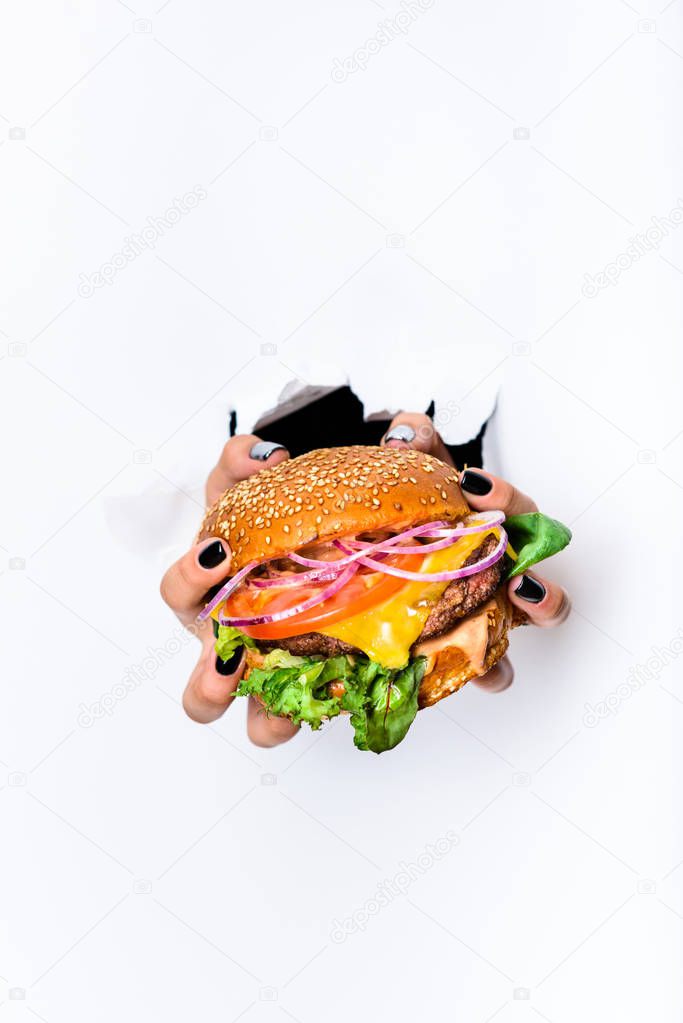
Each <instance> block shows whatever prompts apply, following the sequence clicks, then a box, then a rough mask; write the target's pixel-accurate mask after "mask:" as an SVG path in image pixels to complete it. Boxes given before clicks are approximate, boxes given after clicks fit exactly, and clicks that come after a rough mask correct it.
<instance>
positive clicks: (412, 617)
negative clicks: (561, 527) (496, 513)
mask: <svg viewBox="0 0 683 1023" xmlns="http://www.w3.org/2000/svg"><path fill="white" fill-rule="evenodd" d="M490 532H492V533H493V534H494V535H495V536H497V537H498V536H500V533H499V531H498V530H497V529H492V530H491V531H490ZM488 535H489V534H488V533H483V532H482V533H472V534H470V535H469V536H463V537H461V538H460V539H459V540H458V541H457V543H454V544H453V545H452V546H451V547H445V548H444V549H443V550H440V551H435V552H434V553H433V554H430V555H429V556H428V557H426V558H425V560H424V562H423V563H422V568H421V571H423V572H448V571H452V570H453V569H455V568H460V567H461V565H462V564H463V562H464V561H465V560H466V559H467V558H468V557H469V556H470V554H471V553H472V551H474V550H476V548H477V547H479V546H480V544H481V543H483V541H484V539H485V537H486V536H488ZM447 586H448V583H447V582H445V583H434V582H431V583H430V582H428V583H419V582H407V583H406V584H405V586H402V587H401V588H400V590H396V592H395V593H394V594H392V596H391V597H389V598H388V599H387V600H385V601H383V602H382V603H381V604H377V605H376V606H375V607H371V608H369V609H368V610H366V611H361V612H360V613H359V614H357V615H352V616H351V617H350V618H346V619H344V621H342V622H336V623H335V624H334V625H330V626H329V628H326V629H317V630H316V631H317V632H321V633H323V635H325V636H334V637H335V638H336V639H341V640H343V641H344V642H345V643H350V644H351V645H352V646H357V647H358V648H359V650H362V651H363V653H364V654H367V656H368V657H369V658H370V659H371V660H373V661H378V662H379V663H380V664H382V665H384V667H385V668H402V667H403V665H404V664H406V663H407V661H408V659H409V656H410V648H411V646H412V645H413V643H414V642H415V640H416V639H417V637H418V636H419V635H420V633H421V632H422V630H423V628H424V625H425V622H426V621H427V618H428V617H429V612H430V611H431V609H432V607H433V606H434V604H435V603H436V601H437V600H438V599H439V597H440V596H441V594H442V593H443V592H444V590H445V589H446V587H447Z"/></svg>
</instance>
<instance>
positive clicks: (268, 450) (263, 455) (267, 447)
mask: <svg viewBox="0 0 683 1023" xmlns="http://www.w3.org/2000/svg"><path fill="white" fill-rule="evenodd" d="M286 450H287V449H286V447H285V446H284V444H276V443H275V441H272V440H257V441H256V443H255V444H254V446H253V448H252V449H251V451H250V452H249V457H250V458H255V459H256V461H257V462H265V461H267V459H269V458H270V456H271V455H272V453H273V451H286Z"/></svg>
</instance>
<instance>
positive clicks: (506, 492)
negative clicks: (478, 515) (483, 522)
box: [460, 468, 538, 515]
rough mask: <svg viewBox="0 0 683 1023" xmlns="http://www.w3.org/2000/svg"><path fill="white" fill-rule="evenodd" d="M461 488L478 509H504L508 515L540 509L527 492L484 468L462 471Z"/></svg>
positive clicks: (472, 504)
mask: <svg viewBox="0 0 683 1023" xmlns="http://www.w3.org/2000/svg"><path fill="white" fill-rule="evenodd" d="M460 489H461V490H462V492H463V493H464V494H465V496H466V498H467V503H468V504H469V505H471V506H472V507H473V508H474V509H476V511H493V510H494V509H496V510H498V509H500V511H504V512H505V514H506V515H521V514H523V513H524V512H533V511H538V508H537V507H536V505H535V504H534V502H533V501H532V500H531V498H530V497H527V495H526V494H523V493H522V491H521V490H517V488H516V487H513V485H512V483H508V481H507V480H502V479H500V477H499V476H494V475H492V473H490V472H484V470H483V469H469V468H468V469H465V471H464V472H462V473H460Z"/></svg>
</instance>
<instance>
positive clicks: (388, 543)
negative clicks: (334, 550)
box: [288, 521, 448, 568]
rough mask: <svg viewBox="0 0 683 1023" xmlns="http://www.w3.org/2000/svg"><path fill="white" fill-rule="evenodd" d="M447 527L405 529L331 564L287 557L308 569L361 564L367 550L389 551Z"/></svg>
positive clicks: (439, 524) (441, 524) (433, 525)
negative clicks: (398, 544) (403, 541)
mask: <svg viewBox="0 0 683 1023" xmlns="http://www.w3.org/2000/svg"><path fill="white" fill-rule="evenodd" d="M447 526H448V523H447V522H443V521H439V522H427V523H425V524H424V525H422V526H414V527H413V528H412V529H406V530H404V531H403V532H402V533H397V534H396V536H391V537H389V539H388V540H378V541H377V543H372V544H370V545H369V547H368V548H364V549H363V550H360V551H355V552H351V551H349V552H347V556H346V557H344V558H337V559H336V560H335V561H333V562H330V561H320V560H318V559H316V558H304V557H302V555H301V554H297V553H296V552H294V553H292V554H289V555H288V557H289V558H291V559H292V561H296V563H297V564H298V565H307V566H308V567H309V568H324V567H328V568H329V566H330V564H333V565H339V566H340V567H343V566H344V565H349V564H351V563H352V562H354V561H361V563H362V558H363V554H364V553H365V552H366V551H367V550H378V551H379V550H383V549H384V548H385V547H388V548H390V549H391V548H392V547H394V546H395V544H397V543H400V541H401V540H403V539H406V540H407V539H409V538H410V537H411V536H422V534H423V533H426V532H427V531H428V530H430V529H441V528H443V527H447ZM333 543H334V545H335V547H337V546H338V544H337V541H333Z"/></svg>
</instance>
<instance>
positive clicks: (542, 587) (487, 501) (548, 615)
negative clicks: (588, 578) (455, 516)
mask: <svg viewBox="0 0 683 1023" xmlns="http://www.w3.org/2000/svg"><path fill="white" fill-rule="evenodd" d="M382 444H386V445H387V446H389V447H410V448H416V449H418V450H420V451H425V452H427V453H428V454H430V455H434V457H435V458H440V459H441V460H442V461H443V462H447V463H448V464H449V465H453V459H452V458H451V456H450V454H449V451H448V448H447V447H446V445H445V444H444V442H443V440H442V439H441V437H440V436H439V433H438V432H437V430H436V429H435V427H434V424H433V423H432V421H431V419H430V418H429V417H428V416H425V415H422V414H420V413H416V412H414V413H413V412H401V413H399V414H398V415H397V416H395V417H394V419H393V420H392V421H391V424H390V426H389V429H388V430H387V432H386V434H385V435H384V437H383V438H382ZM460 489H461V490H462V491H463V493H464V495H465V497H466V498H467V503H468V504H469V505H470V506H471V507H472V508H473V509H474V510H475V511H492V510H494V509H498V510H500V511H503V512H505V514H506V516H507V515H520V514H523V513H524V512H534V511H538V508H537V507H536V504H535V503H534V501H532V500H531V498H530V497H527V495H526V494H523V493H522V492H521V491H520V490H517V488H516V487H514V486H513V485H512V484H511V483H508V482H507V480H502V479H500V478H499V477H498V476H493V475H492V474H491V473H490V472H485V471H484V470H483V469H472V468H469V467H468V468H467V469H466V470H465V472H463V473H462V474H461V476H460ZM507 593H508V598H509V600H510V603H511V604H513V605H514V606H515V607H516V608H518V609H519V610H520V611H521V612H523V614H524V615H525V616H526V618H527V619H528V621H529V622H530V623H531V624H532V625H538V626H540V627H542V628H552V627H554V626H556V625H561V624H562V622H563V621H565V619H566V618H567V616H568V615H569V612H570V610H571V603H570V600H569V597H568V596H567V593H566V592H565V590H563V589H562V587H561V586H558V585H557V584H556V583H553V582H550V581H549V580H547V579H545V578H542V577H541V576H538V575H536V573H535V572H525V573H524V575H522V576H518V577H517V578H514V579H511V580H510V581H509V582H508V583H507ZM513 678H514V671H513V668H512V665H511V664H510V661H509V660H508V658H507V657H503V658H501V660H500V661H499V662H498V663H497V664H496V665H495V666H494V667H493V668H492V669H491V670H490V671H488V672H487V673H486V674H485V675H482V676H480V677H479V678H475V679H472V681H473V682H474V683H475V684H476V685H478V686H481V688H482V689H486V690H487V691H488V692H491V693H499V692H502V690H503V689H507V688H508V686H509V685H511V683H512V680H513Z"/></svg>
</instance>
